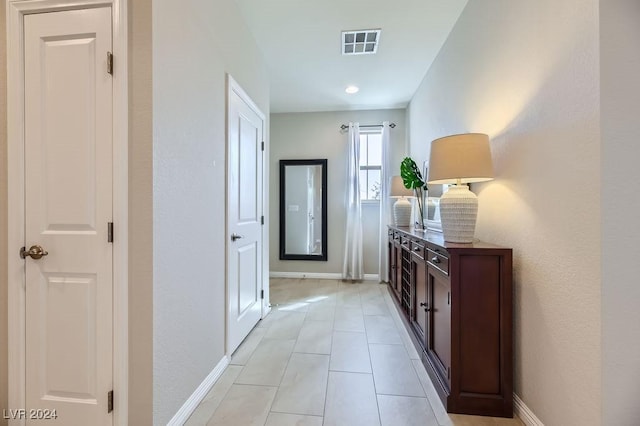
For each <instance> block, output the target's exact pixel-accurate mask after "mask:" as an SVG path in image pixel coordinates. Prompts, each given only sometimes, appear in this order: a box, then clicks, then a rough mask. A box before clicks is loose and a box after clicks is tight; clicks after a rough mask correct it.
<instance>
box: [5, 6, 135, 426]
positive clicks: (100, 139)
mask: <svg viewBox="0 0 640 426" xmlns="http://www.w3.org/2000/svg"><path fill="white" fill-rule="evenodd" d="M59 3H60V2H57V1H53V0H52V1H43V2H9V3H8V4H7V14H8V22H9V25H8V31H7V33H8V47H9V49H8V53H9V54H8V59H9V60H8V64H9V66H8V83H9V92H8V95H9V96H8V131H9V132H8V133H9V138H8V165H9V167H8V169H9V170H8V178H9V185H8V186H9V197H8V204H9V221H8V223H9V230H10V232H9V236H8V240H9V259H8V272H9V315H8V317H9V366H10V367H9V371H10V376H9V406H10V407H12V408H15V407H17V408H18V409H17V410H15V411H14V412H12V413H9V415H10V417H11V419H10V420H11V422H12V424H14V423H15V424H25V423H26V424H31V423H37V424H47V423H49V422H50V423H52V424H56V423H54V422H57V424H60V423H64V424H70V425H74V424H96V425H111V424H124V423H125V422H126V398H127V387H126V383H127V381H128V379H127V374H126V353H127V346H126V340H127V329H126V327H127V325H126V324H127V314H126V292H127V287H126V285H127V282H126V256H127V250H126V245H127V237H126V225H127V222H126V216H127V210H126V202H125V203H123V200H126V197H127V191H126V182H127V175H126V169H127V166H126V155H124V156H123V155H122V153H123V151H124V152H126V149H127V140H126V128H127V122H126V116H127V114H128V110H127V107H126V49H123V48H122V46H126V34H123V32H122V27H123V26H124V27H126V13H125V11H126V7H123V2H122V1H117V0H116V1H114V2H109V1H105V2H102V3H100V4H97V3H96V2H94V1H89V2H87V1H84V2H65V4H64V6H63V5H61V4H59ZM125 6H126V5H125ZM113 56H121V57H122V58H123V60H122V61H121V64H120V65H121V70H123V71H122V72H121V73H120V76H119V77H118V78H115V76H114V74H113V67H112V64H113V61H112V59H113ZM123 88H124V89H123ZM123 93H124V96H123ZM123 100H124V102H123ZM123 105H124V107H123ZM123 117H124V119H123ZM123 135H124V137H123ZM115 170H118V171H117V173H114V171H115ZM123 183H124V184H123ZM114 224H115V229H114ZM114 240H115V241H117V243H116V242H115V241H114ZM123 277H125V278H124V279H123ZM116 323H117V324H118V325H119V327H118V328H117V330H116V329H115V327H114V324H116ZM114 390H118V392H117V393H114ZM116 395H117V396H116ZM114 406H117V407H118V409H117V410H116V409H114ZM22 410H24V411H22Z"/></svg>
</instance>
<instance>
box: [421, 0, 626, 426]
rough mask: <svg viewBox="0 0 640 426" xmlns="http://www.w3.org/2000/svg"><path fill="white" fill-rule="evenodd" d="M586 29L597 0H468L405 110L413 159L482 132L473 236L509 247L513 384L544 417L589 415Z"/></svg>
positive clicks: (595, 385)
mask: <svg viewBox="0 0 640 426" xmlns="http://www.w3.org/2000/svg"><path fill="white" fill-rule="evenodd" d="M598 37H599V29H598V2H597V1H596V0H565V1H562V2H558V1H554V0H540V1H535V2H531V1H529V2H522V1H516V2H514V1H510V0H495V1H490V2H487V1H484V0H470V1H469V3H468V5H467V7H466V9H465V10H464V12H463V13H462V15H461V17H460V19H459V21H458V22H457V24H456V26H455V27H454V29H453V30H452V32H451V34H450V36H449V38H448V40H447V41H446V43H445V44H444V46H443V48H442V50H441V52H440V54H439V55H438V57H437V59H436V60H435V62H434V63H433V65H432V67H431V69H430V70H429V71H428V73H427V75H426V76H425V79H424V81H423V82H422V84H421V86H420V88H419V89H418V91H417V93H416V94H415V96H414V98H413V100H412V102H411V105H410V112H409V115H410V146H411V154H412V156H414V157H416V158H419V159H425V158H426V157H427V155H428V149H429V148H428V144H427V143H425V142H426V141H431V140H433V139H435V138H437V137H440V136H444V135H448V134H453V133H461V132H467V131H469V132H484V133H488V134H489V136H490V137H491V140H492V150H493V159H494V167H495V175H496V179H495V180H494V181H492V182H489V183H487V184H482V185H474V190H475V191H476V192H477V193H478V195H479V203H480V205H479V217H478V227H477V231H476V236H477V237H479V238H480V239H482V240H485V241H489V242H493V243H497V244H501V245H504V246H508V247H513V249H514V274H515V276H514V278H515V291H514V296H515V306H514V312H515V321H514V322H515V333H514V337H515V371H514V377H515V391H516V393H517V394H518V395H519V396H520V397H521V398H522V399H523V400H524V402H525V404H526V405H527V406H528V407H529V408H530V409H531V410H533V412H534V413H535V415H537V417H538V418H539V419H540V420H541V421H542V422H543V423H544V424H545V425H547V426H553V425H581V426H584V425H596V424H599V423H600V418H601V394H602V393H601V355H600V326H601V311H600V291H601V286H600V275H601V273H600V260H601V259H600V257H601V256H600V251H599V250H598V247H600V126H599V111H600V107H599V102H600V99H599V53H598ZM636 388H637V386H636Z"/></svg>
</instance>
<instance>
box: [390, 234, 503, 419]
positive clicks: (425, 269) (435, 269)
mask: <svg viewBox="0 0 640 426" xmlns="http://www.w3.org/2000/svg"><path fill="white" fill-rule="evenodd" d="M389 264H390V268H389V287H390V290H391V293H392V294H393V295H394V296H395V299H396V302H397V304H398V306H399V307H400V310H401V311H402V312H403V313H404V314H405V318H406V319H407V324H408V325H409V327H410V328H411V331H412V332H413V333H414V335H415V337H416V340H417V341H418V343H419V345H420V347H421V349H422V362H423V364H424V365H425V367H426V369H427V372H428V373H429V376H430V378H431V381H432V382H433V385H434V386H435V388H436V391H437V392H438V395H439V396H440V398H441V400H442V402H443V404H444V406H445V407H446V409H447V411H448V412H450V413H460V414H475V415H485V416H496V417H513V342H512V339H513V338H512V333H513V319H512V317H513V307H512V303H513V302H512V251H511V249H508V248H503V247H498V246H495V245H491V244H486V243H483V242H475V243H471V244H453V243H445V242H444V240H443V239H442V234H439V233H424V232H422V231H413V230H412V229H410V228H399V227H389Z"/></svg>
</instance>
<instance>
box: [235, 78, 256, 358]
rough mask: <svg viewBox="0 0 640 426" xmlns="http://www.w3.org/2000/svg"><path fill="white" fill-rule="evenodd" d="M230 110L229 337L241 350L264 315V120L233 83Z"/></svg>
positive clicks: (244, 94) (249, 100)
mask: <svg viewBox="0 0 640 426" xmlns="http://www.w3.org/2000/svg"><path fill="white" fill-rule="evenodd" d="M228 99H229V105H228V138H229V140H228V152H229V160H228V161H229V163H228V195H227V202H228V212H227V218H228V219H227V220H228V226H227V231H228V237H229V240H228V257H227V258H228V262H229V264H228V280H229V282H228V295H229V300H228V333H227V352H228V353H229V354H231V353H233V351H234V350H235V349H236V348H237V347H238V345H239V344H240V343H241V342H242V340H243V339H244V338H245V337H246V336H247V334H249V332H250V331H251V329H253V327H254V326H255V325H256V324H257V322H258V321H259V320H260V316H261V315H262V300H261V291H262V244H263V241H262V224H261V221H262V215H263V205H262V204H263V198H262V192H263V186H262V185H263V176H262V171H263V151H262V142H263V140H264V139H263V132H264V116H263V115H262V113H261V112H260V111H259V110H258V108H257V107H256V106H255V105H254V103H253V102H252V101H251V99H250V98H249V97H248V96H247V95H246V93H244V92H243V91H242V89H241V88H240V87H239V86H238V85H237V83H235V82H234V81H233V79H231V77H229V98H228Z"/></svg>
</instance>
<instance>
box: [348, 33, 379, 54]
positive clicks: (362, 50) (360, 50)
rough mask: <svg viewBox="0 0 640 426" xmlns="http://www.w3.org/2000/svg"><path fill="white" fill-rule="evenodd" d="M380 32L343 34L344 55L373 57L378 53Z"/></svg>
mask: <svg viewBox="0 0 640 426" xmlns="http://www.w3.org/2000/svg"><path fill="white" fill-rule="evenodd" d="M379 41H380V30H359V31H343V32H342V54H343V55H372V54H374V53H376V52H377V51H378V42H379Z"/></svg>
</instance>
